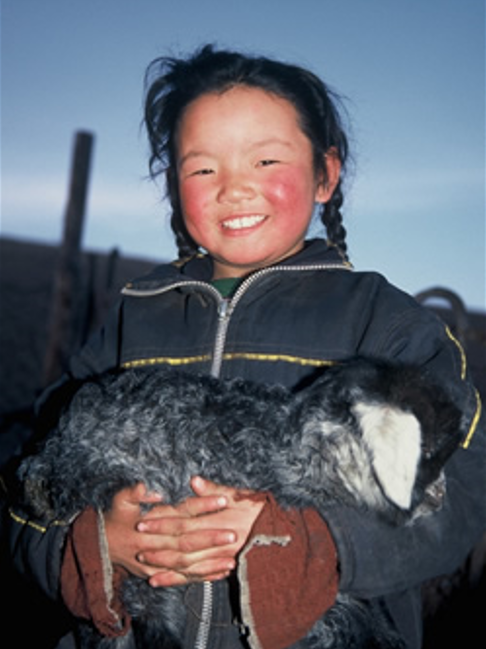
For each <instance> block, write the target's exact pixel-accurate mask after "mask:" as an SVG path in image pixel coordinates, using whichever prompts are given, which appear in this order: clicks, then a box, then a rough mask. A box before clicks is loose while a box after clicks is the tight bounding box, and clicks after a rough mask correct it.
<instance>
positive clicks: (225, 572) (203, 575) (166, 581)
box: [148, 562, 234, 588]
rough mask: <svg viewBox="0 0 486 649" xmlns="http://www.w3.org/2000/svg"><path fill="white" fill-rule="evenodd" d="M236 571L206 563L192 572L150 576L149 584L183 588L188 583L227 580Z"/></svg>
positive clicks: (231, 568)
mask: <svg viewBox="0 0 486 649" xmlns="http://www.w3.org/2000/svg"><path fill="white" fill-rule="evenodd" d="M232 570H234V566H231V567H230V568H228V567H226V564H224V563H223V564H221V563H218V562H213V563H212V564H211V563H206V564H205V565H204V566H201V567H199V568H197V567H196V568H195V571H191V572H178V571H175V570H164V571H160V572H157V573H155V574H153V575H152V576H150V578H149V580H148V581H149V584H150V585H151V586H152V587H154V588H160V587H168V586H183V585H185V584H188V583H197V582H202V581H219V580H221V579H226V578H227V577H229V575H230V574H231V572H232Z"/></svg>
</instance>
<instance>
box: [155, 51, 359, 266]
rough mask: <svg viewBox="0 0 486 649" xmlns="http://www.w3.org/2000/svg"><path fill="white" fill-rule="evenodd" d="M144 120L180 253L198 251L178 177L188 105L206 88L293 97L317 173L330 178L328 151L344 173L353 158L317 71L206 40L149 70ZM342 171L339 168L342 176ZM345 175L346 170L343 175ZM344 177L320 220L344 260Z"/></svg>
mask: <svg viewBox="0 0 486 649" xmlns="http://www.w3.org/2000/svg"><path fill="white" fill-rule="evenodd" d="M145 84H146V95H145V115H144V122H145V126H146V129H147V133H148V138H149V144H150V159H149V169H150V176H151V177H152V178H153V179H155V178H156V177H157V176H159V175H161V174H166V178H167V189H168V195H169V198H170V201H171V206H172V218H171V226H172V230H173V232H174V234H175V237H176V244H177V246H178V249H179V254H180V255H181V256H186V255H190V254H193V253H194V252H196V251H197V250H198V245H197V243H196V242H195V241H194V240H193V239H192V238H191V237H190V235H189V233H188V232H187V229H186V227H185V224H184V219H183V216H182V213H181V208H180V201H179V193H178V184H177V175H176V171H175V170H176V153H177V152H176V144H175V141H176V133H177V127H178V125H179V122H180V120H181V118H182V116H183V114H184V111H185V109H186V108H187V106H188V105H189V104H190V103H191V102H192V101H194V100H195V99H197V98H198V97H200V96H201V95H204V94H208V93H222V92H225V91H226V90H228V89H230V88H231V87H234V86H237V85H245V86H249V87H255V88H260V89H262V90H265V91H267V92H270V93H272V94H274V95H277V96H279V97H282V98H283V99H286V100H288V101H290V102H291V103H292V104H293V106H294V107H295V109H296V110H297V113H298V115H299V119H300V126H301V128H302V131H303V132H304V133H305V135H307V137H308V138H309V140H310V142H311V144H312V148H313V156H314V167H315V170H316V172H320V173H323V174H324V180H326V178H327V169H326V164H325V154H326V153H328V152H329V150H330V149H332V150H333V153H334V155H337V156H338V158H339V160H340V162H341V168H342V172H343V171H344V170H345V167H346V161H347V159H348V153H349V147H348V139H347V137H346V134H345V132H344V129H343V126H342V119H341V115H340V113H339V111H338V108H337V106H338V105H339V106H341V102H340V99H339V97H338V96H337V95H336V94H335V93H333V92H332V91H331V90H330V89H329V88H328V87H327V86H326V85H325V84H324V83H323V82H322V81H321V79H319V78H318V77H317V76H316V75H314V74H313V73H312V72H310V71H308V70H305V69H304V68H301V67H298V66H295V65H291V64H287V63H282V62H279V61H274V60H271V59H268V58H265V57H252V56H247V55H245V54H242V53H238V52H231V51H227V50H215V49H214V48H213V47H212V46H211V45H206V46H205V47H203V48H202V49H200V50H198V51H197V52H196V53H195V54H194V55H193V56H191V57H190V58H187V59H177V58H172V57H162V58H158V59H155V60H154V61H152V63H151V64H150V65H149V67H148V68H147V72H146V77H145ZM342 172H341V173H342ZM341 178H342V175H341ZM342 203H343V192H342V180H341V179H340V181H339V183H338V185H337V187H336V189H335V190H334V193H333V195H332V197H331V198H330V200H329V201H328V202H327V203H326V204H325V205H323V206H322V208H321V213H320V218H321V220H322V222H323V224H324V226H325V227H326V232H327V236H328V239H329V242H330V243H331V244H333V245H335V246H336V247H337V248H338V249H339V250H340V251H341V253H342V254H343V255H344V256H345V257H346V251H347V246H346V230H345V228H344V226H343V223H342V215H341V206H342Z"/></svg>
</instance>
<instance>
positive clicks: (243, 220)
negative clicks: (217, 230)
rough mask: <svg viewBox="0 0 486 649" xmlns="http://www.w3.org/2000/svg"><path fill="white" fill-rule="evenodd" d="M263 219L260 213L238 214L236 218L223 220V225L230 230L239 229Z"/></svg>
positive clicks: (251, 225) (248, 226)
mask: <svg viewBox="0 0 486 649" xmlns="http://www.w3.org/2000/svg"><path fill="white" fill-rule="evenodd" d="M264 220H265V217H264V216H262V215H258V216H257V215H255V216H240V217H238V218H236V219H231V220H228V221H224V222H223V227H224V228H228V229H230V230H241V229H243V228H251V227H253V226H254V225H257V224H258V223H261V222H262V221H264Z"/></svg>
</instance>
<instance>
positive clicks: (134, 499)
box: [113, 482, 162, 506]
mask: <svg viewBox="0 0 486 649" xmlns="http://www.w3.org/2000/svg"><path fill="white" fill-rule="evenodd" d="M160 502H162V496H161V495H160V494H158V493H155V492H153V491H152V492H151V491H148V489H147V487H146V486H145V485H144V484H143V483H142V482H139V483H138V484H136V485H134V486H133V487H125V489H121V490H120V491H119V492H118V493H116V494H115V496H114V497H113V503H117V504H122V503H129V504H133V505H137V506H138V505H139V504H140V503H146V504H156V503H160Z"/></svg>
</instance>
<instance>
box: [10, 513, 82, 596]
mask: <svg viewBox="0 0 486 649" xmlns="http://www.w3.org/2000/svg"><path fill="white" fill-rule="evenodd" d="M6 519H7V520H6V525H7V526H8V527H9V530H8V532H9V534H8V541H9V552H10V557H11V563H12V566H13V568H14V569H15V570H16V572H18V573H19V574H21V575H22V576H23V577H24V579H25V580H26V581H27V582H28V583H31V584H35V586H36V587H37V588H39V589H40V590H41V591H42V592H43V593H44V594H45V595H46V596H47V597H48V598H49V599H50V600H53V601H58V600H59V594H60V569H61V558H62V553H63V549H64V544H65V540H66V535H67V532H68V529H69V526H68V525H67V524H61V523H59V522H55V521H54V522H51V523H46V522H43V521H38V520H33V519H32V518H31V517H30V516H29V515H28V514H27V513H26V512H25V511H24V510H22V509H21V508H20V507H15V506H11V507H10V508H9V510H8V512H7V513H6Z"/></svg>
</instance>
